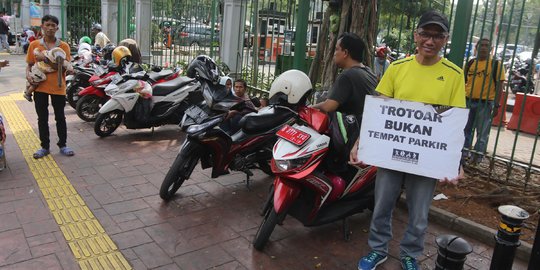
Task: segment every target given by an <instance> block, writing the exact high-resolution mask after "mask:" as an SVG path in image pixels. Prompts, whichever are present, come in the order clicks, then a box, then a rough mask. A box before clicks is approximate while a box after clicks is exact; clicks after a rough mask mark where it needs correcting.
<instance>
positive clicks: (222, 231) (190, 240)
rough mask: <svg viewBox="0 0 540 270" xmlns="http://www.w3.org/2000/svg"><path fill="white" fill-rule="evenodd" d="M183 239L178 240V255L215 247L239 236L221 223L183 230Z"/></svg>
mask: <svg viewBox="0 0 540 270" xmlns="http://www.w3.org/2000/svg"><path fill="white" fill-rule="evenodd" d="M180 234H181V235H182V236H183V237H180V238H178V241H177V245H176V248H175V250H176V252H177V253H178V254H184V253H188V252H191V251H194V250H199V249H202V248H205V247H209V246H212V245H215V244H217V243H219V242H223V241H227V240H230V239H234V238H237V237H239V235H238V234H237V233H236V232H234V231H233V230H231V229H230V228H229V227H227V226H224V225H223V224H222V223H220V222H214V223H208V224H203V225H200V226H197V227H193V228H188V229H186V230H182V231H181V232H180Z"/></svg>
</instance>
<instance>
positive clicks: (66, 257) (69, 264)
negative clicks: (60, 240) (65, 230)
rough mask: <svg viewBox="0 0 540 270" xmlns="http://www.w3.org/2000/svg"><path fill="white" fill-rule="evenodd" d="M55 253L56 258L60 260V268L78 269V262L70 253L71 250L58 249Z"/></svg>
mask: <svg viewBox="0 0 540 270" xmlns="http://www.w3.org/2000/svg"><path fill="white" fill-rule="evenodd" d="M55 254H56V257H57V258H58V260H59V261H60V264H61V265H62V268H63V269H64V270H69V269H79V264H78V263H77V262H76V261H75V258H74V257H73V253H71V250H69V249H66V250H62V251H58V252H56V253H55Z"/></svg>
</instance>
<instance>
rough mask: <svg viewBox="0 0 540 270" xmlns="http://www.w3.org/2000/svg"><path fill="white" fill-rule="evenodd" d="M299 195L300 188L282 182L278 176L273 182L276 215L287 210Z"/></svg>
mask: <svg viewBox="0 0 540 270" xmlns="http://www.w3.org/2000/svg"><path fill="white" fill-rule="evenodd" d="M299 194H300V187H298V186H296V185H292V184H291V183H287V182H284V181H283V180H282V179H281V178H280V177H279V176H276V179H275V180H274V210H276V213H277V214H280V213H282V212H283V211H286V210H287V209H289V207H290V206H291V205H292V204H293V203H294V201H296V198H298V195H299Z"/></svg>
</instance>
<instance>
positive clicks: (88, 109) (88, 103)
mask: <svg viewBox="0 0 540 270" xmlns="http://www.w3.org/2000/svg"><path fill="white" fill-rule="evenodd" d="M102 102H103V99H102V98H100V97H98V96H95V95H87V96H82V97H80V98H79V100H78V101H77V106H76V110H77V115H78V116H79V117H80V118H81V119H82V120H84V121H86V122H93V121H95V120H96V117H97V114H98V113H99V108H100V107H101V104H102Z"/></svg>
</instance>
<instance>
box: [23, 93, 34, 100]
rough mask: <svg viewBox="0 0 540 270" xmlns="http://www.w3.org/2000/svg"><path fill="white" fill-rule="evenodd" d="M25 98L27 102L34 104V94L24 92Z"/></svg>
mask: <svg viewBox="0 0 540 270" xmlns="http://www.w3.org/2000/svg"><path fill="white" fill-rule="evenodd" d="M23 97H24V98H25V99H26V100H28V101H30V102H32V94H28V93H26V92H24V94H23Z"/></svg>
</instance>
